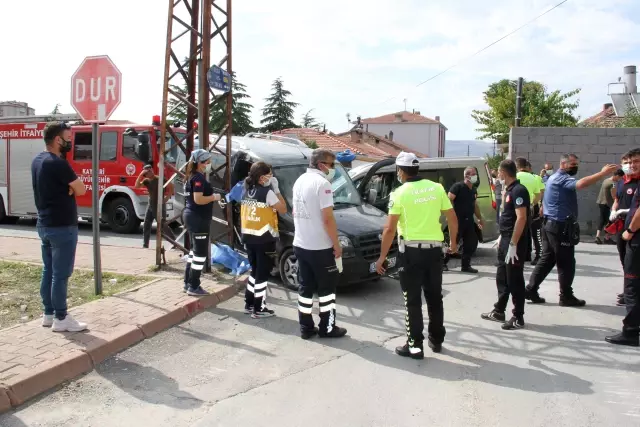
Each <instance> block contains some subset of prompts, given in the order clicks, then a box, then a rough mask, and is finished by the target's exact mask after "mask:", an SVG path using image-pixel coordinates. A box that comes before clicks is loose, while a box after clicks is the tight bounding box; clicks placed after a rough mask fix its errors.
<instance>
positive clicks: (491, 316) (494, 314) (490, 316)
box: [480, 310, 506, 322]
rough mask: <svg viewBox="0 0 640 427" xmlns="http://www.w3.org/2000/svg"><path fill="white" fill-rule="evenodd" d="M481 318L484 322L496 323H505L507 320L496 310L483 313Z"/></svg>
mask: <svg viewBox="0 0 640 427" xmlns="http://www.w3.org/2000/svg"><path fill="white" fill-rule="evenodd" d="M480 317H482V318H483V319H484V320H492V321H494V322H504V321H505V319H506V317H505V315H504V313H500V312H498V311H495V310H492V311H490V312H488V313H482V314H481V315H480Z"/></svg>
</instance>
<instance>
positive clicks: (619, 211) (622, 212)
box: [616, 209, 629, 216]
mask: <svg viewBox="0 0 640 427" xmlns="http://www.w3.org/2000/svg"><path fill="white" fill-rule="evenodd" d="M628 212H629V209H618V210H617V211H616V215H617V216H622V215H626V214H627V213H628Z"/></svg>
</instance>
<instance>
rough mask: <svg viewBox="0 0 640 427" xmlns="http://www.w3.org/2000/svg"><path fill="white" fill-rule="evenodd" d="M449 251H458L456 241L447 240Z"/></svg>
mask: <svg viewBox="0 0 640 427" xmlns="http://www.w3.org/2000/svg"><path fill="white" fill-rule="evenodd" d="M449 252H450V253H452V254H455V253H456V252H458V242H454V241H451V242H449Z"/></svg>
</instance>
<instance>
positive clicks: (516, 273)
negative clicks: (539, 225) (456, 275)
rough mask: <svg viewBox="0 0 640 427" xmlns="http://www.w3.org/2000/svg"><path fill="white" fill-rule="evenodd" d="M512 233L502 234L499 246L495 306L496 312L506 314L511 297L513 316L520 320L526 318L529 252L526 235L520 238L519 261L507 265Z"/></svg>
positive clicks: (517, 249) (517, 251) (517, 252)
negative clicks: (527, 261)
mask: <svg viewBox="0 0 640 427" xmlns="http://www.w3.org/2000/svg"><path fill="white" fill-rule="evenodd" d="M512 235H513V230H512V231H503V232H502V233H500V245H499V246H498V270H497V271H496V286H497V288H498V301H497V302H496V303H495V304H494V306H493V307H494V309H495V311H496V312H499V313H504V312H505V311H506V309H507V304H508V303H509V295H511V298H512V301H513V315H514V317H516V318H518V319H522V317H523V316H524V303H525V298H524V290H525V283H524V259H525V255H526V252H527V240H526V235H522V236H520V240H519V241H518V246H517V248H516V254H517V255H518V259H517V260H514V261H513V262H512V263H509V264H507V263H506V262H505V258H506V257H507V251H508V250H509V243H510V242H511V236H512Z"/></svg>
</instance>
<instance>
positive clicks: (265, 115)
mask: <svg viewBox="0 0 640 427" xmlns="http://www.w3.org/2000/svg"><path fill="white" fill-rule="evenodd" d="M271 87H272V89H273V92H272V93H271V96H269V97H268V98H266V99H265V101H267V104H266V105H265V107H264V108H263V109H262V120H261V121H260V124H261V125H263V127H262V130H263V131H264V132H275V131H278V130H282V129H289V128H297V127H298V126H297V125H296V124H295V123H294V122H293V118H294V110H295V108H296V107H297V106H298V105H299V104H298V103H297V102H293V101H288V100H287V98H288V97H290V96H291V92H289V91H288V90H286V89H285V88H284V84H283V82H282V78H280V77H278V78H277V79H276V80H275V81H274V82H273V84H272V85H271Z"/></svg>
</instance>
